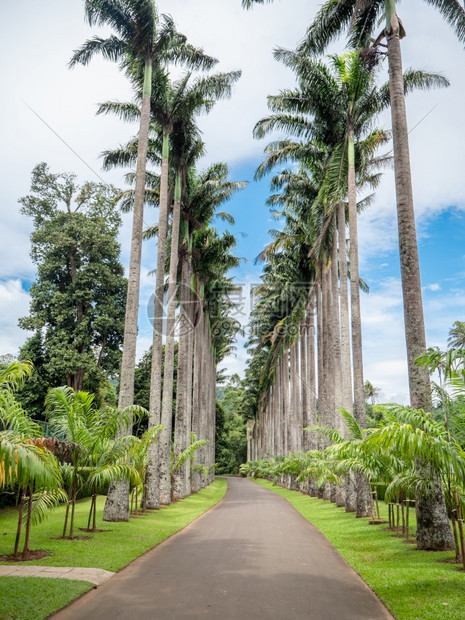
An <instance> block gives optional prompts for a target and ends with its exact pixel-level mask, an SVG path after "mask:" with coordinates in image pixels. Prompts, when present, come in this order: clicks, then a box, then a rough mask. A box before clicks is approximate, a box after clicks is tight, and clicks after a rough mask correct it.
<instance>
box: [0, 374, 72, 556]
mask: <svg viewBox="0 0 465 620" xmlns="http://www.w3.org/2000/svg"><path fill="white" fill-rule="evenodd" d="M31 372H32V365H31V364H30V363H29V362H12V363H11V364H9V365H8V366H6V367H5V368H2V369H1V370H0V427H1V431H0V488H4V487H12V486H16V487H17V488H18V491H19V501H18V525H17V529H16V538H15V546H14V551H13V558H14V559H17V557H18V552H19V543H20V537H21V531H22V524H23V511H24V509H25V508H26V519H25V521H26V527H25V536H24V544H23V551H22V559H23V560H28V559H29V556H30V552H29V539H30V531H31V523H32V522H33V521H34V522H36V523H37V522H39V521H40V520H41V518H42V517H43V516H44V515H45V512H46V509H47V508H50V507H52V506H54V505H56V504H57V503H58V502H59V501H63V500H65V499H66V495H65V494H64V492H63V490H62V488H61V484H62V479H61V476H60V472H59V470H58V462H57V460H56V458H55V457H54V455H53V454H52V452H51V451H50V450H49V449H48V446H47V445H44V440H43V439H42V438H41V434H42V429H41V427H40V426H39V424H37V423H36V422H34V421H33V420H31V418H30V417H29V416H28V414H27V413H26V412H25V411H24V410H23V408H22V407H21V405H20V404H19V403H18V401H17V400H16V398H15V394H14V392H15V390H17V389H19V388H20V387H21V386H22V385H23V384H24V382H25V380H26V379H27V378H28V377H29V376H30V374H31Z"/></svg>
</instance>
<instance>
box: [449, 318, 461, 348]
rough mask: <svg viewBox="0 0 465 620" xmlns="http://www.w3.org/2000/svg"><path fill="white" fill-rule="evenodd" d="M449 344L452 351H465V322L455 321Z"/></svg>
mask: <svg viewBox="0 0 465 620" xmlns="http://www.w3.org/2000/svg"><path fill="white" fill-rule="evenodd" d="M447 344H448V345H449V348H450V349H465V322H463V321H455V323H454V324H453V326H452V327H451V328H450V330H449V338H448V339H447Z"/></svg>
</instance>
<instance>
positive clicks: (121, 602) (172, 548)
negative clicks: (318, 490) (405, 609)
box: [54, 478, 392, 620]
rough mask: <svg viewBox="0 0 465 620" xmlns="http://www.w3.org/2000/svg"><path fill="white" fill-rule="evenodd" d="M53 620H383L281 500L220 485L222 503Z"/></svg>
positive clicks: (251, 487)
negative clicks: (213, 619) (217, 619)
mask: <svg viewBox="0 0 465 620" xmlns="http://www.w3.org/2000/svg"><path fill="white" fill-rule="evenodd" d="M54 618H56V619H60V620H65V619H67V620H70V619H72V620H78V619H83V620H84V619H85V620H89V618H92V620H103V619H104V620H109V619H110V618H111V619H114V618H122V619H123V618H124V619H125V620H128V619H132V618H135V619H137V620H145V619H147V620H148V619H160V620H178V619H184V618H202V619H203V618H205V619H208V618H221V619H223V620H293V619H304V618H305V619H310V620H387V619H389V618H392V616H390V614H389V613H388V612H387V611H386V610H385V608H384V607H383V605H382V604H381V603H380V602H379V600H378V599H377V598H376V596H375V595H374V594H373V593H372V592H371V590H370V589H369V588H368V587H367V586H366V585H365V583H364V582H363V581H362V580H361V579H360V578H359V577H358V575H357V574H356V573H355V572H354V571H353V570H352V569H351V568H350V567H349V566H348V565H347V564H346V563H345V561H344V560H343V559H342V558H341V557H340V556H339V554H338V553H337V552H336V550H335V549H334V547H332V545H331V544H330V543H329V542H328V541H327V540H326V538H325V537H324V536H323V535H322V534H321V533H320V532H319V531H318V530H317V529H316V528H315V527H313V526H312V525H311V524H310V523H308V521H306V520H305V519H304V518H303V517H302V516H301V515H300V514H299V513H298V512H297V511H296V510H294V508H293V507H292V506H291V505H290V504H289V503H288V502H287V501H286V500H285V499H284V498H282V497H281V496H279V495H277V494H276V493H273V492H271V491H268V490H266V489H264V488H263V487H261V486H259V485H257V484H255V483H253V482H251V481H250V480H246V479H242V478H230V479H228V491H227V494H226V496H225V498H224V499H223V501H222V502H221V503H220V504H218V505H217V506H216V507H215V508H213V509H212V510H210V511H209V512H208V513H207V514H205V515H204V516H203V517H201V518H200V519H198V520H197V521H195V522H194V523H192V524H191V525H189V526H188V527H187V528H185V529H184V530H183V531H182V532H180V533H179V534H176V535H175V536H173V537H172V538H170V539H168V540H167V541H165V542H164V543H162V544H161V545H159V546H158V547H156V548H155V549H153V550H152V551H149V552H148V553H146V554H145V555H144V556H142V557H141V558H139V559H138V560H135V561H134V562H133V563H132V564H131V565H129V566H127V567H126V568H124V569H123V570H121V571H120V572H119V573H117V574H116V575H115V576H114V577H113V578H112V579H110V581H108V582H107V583H105V584H103V585H102V586H101V587H99V588H98V590H92V591H90V592H89V593H87V594H85V595H84V596H83V597H81V598H80V599H78V600H77V601H75V602H74V603H72V604H71V605H70V606H69V607H67V608H65V609H64V610H62V611H61V612H58V613H57V614H56V615H55V616H54Z"/></svg>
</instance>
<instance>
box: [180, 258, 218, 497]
mask: <svg viewBox="0 0 465 620" xmlns="http://www.w3.org/2000/svg"><path fill="white" fill-rule="evenodd" d="M190 250H191V248H189V251H190ZM187 275H188V281H189V288H188V290H187V295H188V302H187V315H188V321H189V330H188V332H187V386H186V390H187V393H186V414H185V415H186V437H185V441H186V445H190V442H191V432H192V413H193V392H192V388H193V381H194V376H193V373H194V368H193V357H194V325H195V312H194V310H195V309H194V304H193V301H194V299H193V294H192V288H191V281H192V277H193V270H192V262H191V258H190V255H189V257H188V259H187ZM215 388H216V386H215ZM215 402H216V390H215ZM191 480H192V472H191V459H189V460H188V462H187V463H186V476H185V479H184V482H185V485H186V488H185V490H184V492H185V495H186V497H187V496H188V495H190V494H191V493H192V484H191Z"/></svg>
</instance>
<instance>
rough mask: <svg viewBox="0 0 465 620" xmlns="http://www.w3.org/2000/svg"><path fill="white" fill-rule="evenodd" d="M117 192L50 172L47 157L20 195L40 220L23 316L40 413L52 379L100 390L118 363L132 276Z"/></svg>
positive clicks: (30, 214) (24, 208) (25, 208)
mask: <svg viewBox="0 0 465 620" xmlns="http://www.w3.org/2000/svg"><path fill="white" fill-rule="evenodd" d="M115 195H116V190H115V189H114V188H112V187H109V186H105V185H103V184H96V183H90V182H88V183H84V184H83V185H78V184H77V182H76V178H75V176H74V175H73V174H67V173H58V174H55V173H52V172H51V171H50V170H49V168H48V166H47V165H46V164H45V163H41V164H39V165H37V166H36V167H35V168H34V170H33V172H32V184H31V193H30V194H28V195H27V196H25V197H23V198H21V199H20V203H21V204H22V209H21V211H22V213H23V214H24V215H27V216H28V217H30V218H31V219H32V221H33V224H34V231H33V232H32V234H31V256H32V260H33V261H34V263H35V264H36V265H37V278H36V280H35V281H34V282H33V284H32V286H31V289H30V295H31V306H30V314H29V315H28V316H26V317H23V318H21V319H20V321H19V324H20V326H21V327H22V328H23V329H27V330H30V331H33V332H34V334H33V335H32V336H31V337H30V338H29V339H28V341H27V342H26V344H25V345H24V346H23V348H22V350H21V358H23V359H26V358H27V359H30V360H32V361H33V362H34V364H35V366H36V371H35V375H34V384H35V387H36V388H37V391H38V392H39V393H40V400H36V401H35V402H31V401H32V399H33V398H34V395H33V394H31V393H29V394H26V399H27V400H29V403H28V404H32V405H33V406H34V408H37V409H36V410H35V412H34V413H37V414H40V409H39V408H40V407H41V406H43V398H44V397H45V394H44V392H46V390H47V389H48V388H49V387H56V386H58V385H63V384H66V385H68V386H69V387H72V388H73V389H74V390H76V391H79V390H81V389H82V388H83V387H86V388H87V389H89V390H92V391H93V392H96V393H98V392H99V389H100V388H101V387H102V386H104V385H105V384H106V382H107V377H108V376H112V375H114V374H115V373H116V372H117V371H118V368H119V364H120V345H121V342H122V333H123V321H124V300H125V294H126V280H125V278H124V276H123V267H122V265H121V263H120V262H119V250H120V248H119V244H118V242H117V239H116V237H117V233H118V228H119V226H120V222H121V220H120V216H119V214H118V212H117V211H116V208H115V206H114V198H115ZM38 409H39V410H38ZM31 413H32V410H31Z"/></svg>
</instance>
